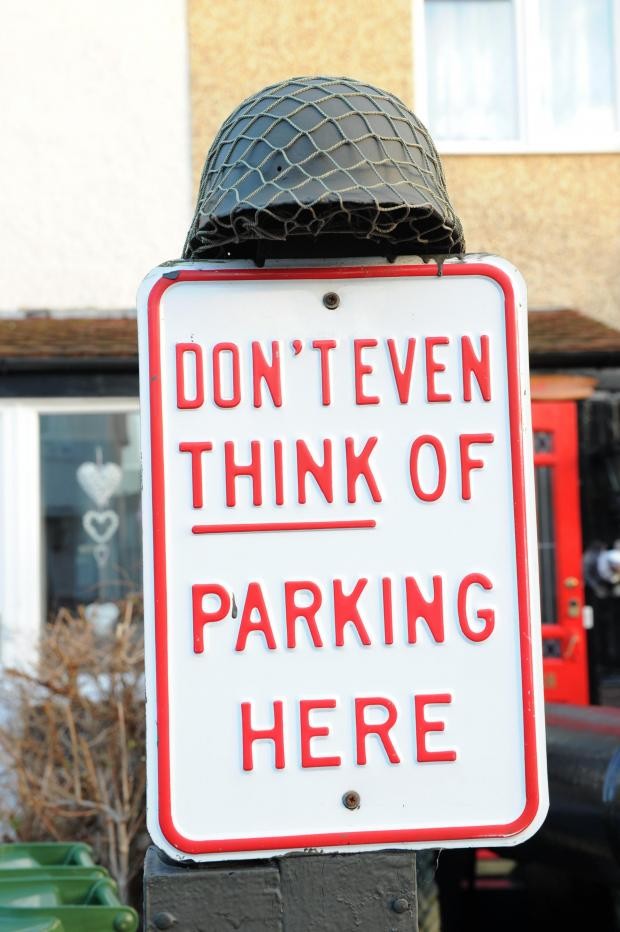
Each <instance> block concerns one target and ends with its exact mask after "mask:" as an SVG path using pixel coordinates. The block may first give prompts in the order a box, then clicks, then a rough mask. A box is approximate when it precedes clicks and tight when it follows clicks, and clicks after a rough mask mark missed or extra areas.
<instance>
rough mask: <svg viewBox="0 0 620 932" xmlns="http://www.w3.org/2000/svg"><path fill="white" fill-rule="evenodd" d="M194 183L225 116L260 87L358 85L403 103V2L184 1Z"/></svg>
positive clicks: (407, 35) (406, 41) (406, 18)
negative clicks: (312, 77) (299, 80)
mask: <svg viewBox="0 0 620 932" xmlns="http://www.w3.org/2000/svg"><path fill="white" fill-rule="evenodd" d="M188 10H189V30H190V33H189V34H190V63H191V75H192V82H191V85H192V127H193V162H194V183H195V185H196V186H197V184H198V179H199V177H200V172H201V170H202V166H203V163H204V159H205V156H206V154H207V150H208V148H209V146H210V144H211V141H212V139H213V136H214V135H215V133H216V131H217V129H218V128H219V126H220V124H221V123H222V121H223V120H224V119H225V117H227V116H228V114H229V113H230V111H231V110H233V109H234V108H235V107H236V106H237V104H239V103H241V101H242V100H244V99H245V98H246V97H248V96H249V95H250V94H253V93H254V92H255V91H258V90H260V89H261V88H262V87H264V86H265V85H267V84H271V83H273V82H275V81H279V80H281V79H283V78H291V77H295V76H300V75H308V74H327V75H347V76H349V77H353V78H362V79H365V80H367V81H370V82H372V83H374V84H378V85H379V87H385V88H386V89H388V90H390V91H392V92H393V93H394V94H397V95H398V96H399V97H402V98H403V99H405V100H410V98H411V3H410V0H388V2H386V0H189V7H188Z"/></svg>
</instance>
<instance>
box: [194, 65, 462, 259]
mask: <svg viewBox="0 0 620 932" xmlns="http://www.w3.org/2000/svg"><path fill="white" fill-rule="evenodd" d="M464 251H465V242H464V239H463V229H462V226H461V223H460V220H459V219H458V217H457V216H456V214H455V213H454V210H453V208H452V205H451V204H450V200H449V198H448V194H447V191H446V183H445V178H444V174H443V169H442V166H441V162H440V160H439V155H438V154H437V150H436V149H435V146H434V144H433V141H432V139H431V137H430V135H429V133H428V131H427V130H426V128H425V127H424V126H423V124H422V123H421V122H420V121H419V120H418V118H417V117H416V116H415V115H414V114H413V113H412V112H411V111H410V110H409V109H408V108H407V107H406V106H405V105H404V104H403V102H402V101H401V100H399V99H398V98H397V97H395V96H394V95H393V94H389V93H387V92H386V91H382V90H380V89H379V88H377V87H373V86H372V85H370V84H365V83H362V82H360V81H354V80H352V79H350V78H330V77H302V78H292V79H290V80H288V81H283V82H281V83H279V84H274V85H271V86H270V87H267V88H264V89H263V90H262V91H260V92H259V93H258V94H255V95H254V96H253V97H249V98H248V99H247V100H245V101H244V102H243V103H242V104H240V106H239V107H237V109H236V110H235V111H234V112H233V113H232V114H231V115H230V116H229V117H228V119H227V120H226V121H225V122H224V124H223V125H222V127H221V129H220V131H219V133H218V135H217V136H216V138H215V140H214V142H213V145H212V146H211V149H210V150H209V153H208V155H207V160H206V163H205V167H204V170H203V174H202V179H201V182H200V190H199V194H198V203H197V207H196V214H195V216H194V219H193V221H192V225H191V227H190V230H189V233H188V235H187V240H186V242H185V247H184V250H183V258H185V259H191V260H200V259H207V258H239V257H249V258H252V259H254V260H255V261H256V262H257V263H258V264H262V263H263V262H264V260H265V258H267V257H283V256H291V257H293V256H312V255H314V254H318V255H320V256H337V255H341V256H363V255H381V256H388V257H390V258H393V257H394V256H395V255H397V254H400V255H402V254H414V255H418V256H445V255H460V254H462V253H464Z"/></svg>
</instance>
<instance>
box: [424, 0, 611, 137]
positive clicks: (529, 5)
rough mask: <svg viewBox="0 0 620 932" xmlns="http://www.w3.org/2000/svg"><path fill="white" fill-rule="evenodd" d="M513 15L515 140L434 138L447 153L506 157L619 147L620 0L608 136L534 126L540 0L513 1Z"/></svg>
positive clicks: (425, 93) (425, 97) (425, 120)
mask: <svg viewBox="0 0 620 932" xmlns="http://www.w3.org/2000/svg"><path fill="white" fill-rule="evenodd" d="M512 2H513V7H514V17H515V44H516V49H515V51H516V67H517V85H516V86H517V124H518V126H519V138H518V139H514V140H507V139H497V140H494V139H484V140H475V139H473V140H467V139H459V140H450V139H435V140H434V141H435V144H436V145H437V148H438V149H439V151H440V152H441V153H442V154H445V155H503V154H506V155H509V154H520V153H525V154H527V153H529V154H534V153H550V152H551V153H588V152H590V153H595V152H618V151H620V0H613V35H612V37H611V43H612V54H613V62H614V72H615V92H616V100H615V103H616V126H617V129H616V132H615V133H612V134H611V135H610V136H605V137H600V138H598V137H594V138H586V139H584V138H583V137H582V136H578V135H576V136H574V137H566V136H563V137H562V138H561V139H557V138H554V137H553V136H545V135H543V133H542V132H541V131H540V128H537V127H536V126H535V125H534V119H533V116H532V113H533V111H534V108H533V107H531V106H530V105H529V101H531V100H532V99H533V97H534V94H535V81H534V76H535V75H536V74H537V72H538V70H539V69H538V67H537V64H538V63H537V60H536V59H537V53H536V49H537V43H536V41H533V38H532V37H534V36H536V30H537V29H538V14H539V5H538V0H512ZM412 3H413V96H414V110H415V112H416V114H417V115H418V116H419V117H420V119H421V120H422V122H424V123H428V92H427V78H426V75H427V71H426V27H425V18H424V3H425V0H412Z"/></svg>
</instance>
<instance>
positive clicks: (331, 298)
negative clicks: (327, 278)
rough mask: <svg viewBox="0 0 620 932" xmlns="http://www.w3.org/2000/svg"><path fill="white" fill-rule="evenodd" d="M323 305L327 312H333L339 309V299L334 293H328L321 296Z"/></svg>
mask: <svg viewBox="0 0 620 932" xmlns="http://www.w3.org/2000/svg"><path fill="white" fill-rule="evenodd" d="M323 304H324V305H325V307H326V308H327V309H328V310H329V311H335V310H336V308H337V307H340V298H339V297H338V295H337V294H336V292H335V291H328V292H327V294H324V295H323Z"/></svg>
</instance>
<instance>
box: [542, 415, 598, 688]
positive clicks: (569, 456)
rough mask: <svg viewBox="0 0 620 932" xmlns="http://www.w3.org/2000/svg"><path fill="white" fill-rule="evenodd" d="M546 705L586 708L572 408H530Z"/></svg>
mask: <svg viewBox="0 0 620 932" xmlns="http://www.w3.org/2000/svg"><path fill="white" fill-rule="evenodd" d="M532 416H533V427H534V469H535V476H536V512H537V518H538V560H539V566H540V599H541V614H542V622H543V625H542V636H543V670H544V681H545V699H546V700H547V701H548V702H570V703H575V704H578V705H586V704H587V703H588V699H589V696H588V667H587V653H586V637H585V631H584V628H583V621H582V608H583V595H584V593H583V573H582V546H581V518H580V512H579V467H578V444H577V405H576V403H575V402H574V401H555V402H540V401H535V402H533V404H532Z"/></svg>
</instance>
